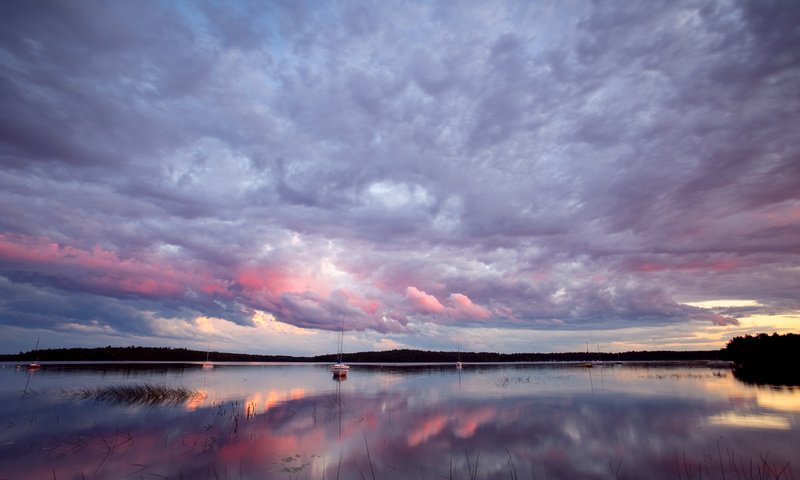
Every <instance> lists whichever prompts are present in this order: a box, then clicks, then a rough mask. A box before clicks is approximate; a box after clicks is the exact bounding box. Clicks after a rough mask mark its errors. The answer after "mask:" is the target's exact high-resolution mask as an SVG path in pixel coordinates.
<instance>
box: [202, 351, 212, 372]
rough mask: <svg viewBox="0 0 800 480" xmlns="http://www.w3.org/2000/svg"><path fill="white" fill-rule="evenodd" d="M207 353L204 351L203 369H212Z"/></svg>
mask: <svg viewBox="0 0 800 480" xmlns="http://www.w3.org/2000/svg"><path fill="white" fill-rule="evenodd" d="M208 354H209V351H208V350H206V361H205V362H203V368H214V362H212V361H210V360H209V359H208Z"/></svg>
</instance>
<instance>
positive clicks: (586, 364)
mask: <svg viewBox="0 0 800 480" xmlns="http://www.w3.org/2000/svg"><path fill="white" fill-rule="evenodd" d="M586 356H587V357H588V356H589V342H586ZM578 366H579V367H583V368H592V367H594V365H592V362H581V363H579V364H578Z"/></svg>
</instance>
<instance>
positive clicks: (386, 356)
mask: <svg viewBox="0 0 800 480" xmlns="http://www.w3.org/2000/svg"><path fill="white" fill-rule="evenodd" d="M313 358H314V361H334V360H336V355H323V356H319V357H313ZM342 359H343V360H344V361H345V362H363V363H393V362H396V363H411V362H456V361H459V360H460V361H462V362H490V363H491V362H594V361H603V362H613V361H629V362H630V361H669V360H677V361H689V360H720V359H722V355H721V352H720V351H719V350H709V351H693V352H675V351H643V352H624V353H619V354H617V353H591V352H590V353H586V352H566V353H495V352H460V353H459V352H452V351H451V352H441V351H439V352H436V351H427V350H389V351H383V352H359V353H348V354H344V355H342Z"/></svg>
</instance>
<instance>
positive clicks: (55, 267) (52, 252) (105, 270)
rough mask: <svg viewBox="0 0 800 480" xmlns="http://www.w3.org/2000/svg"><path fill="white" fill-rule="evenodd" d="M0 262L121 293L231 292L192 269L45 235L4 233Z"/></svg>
mask: <svg viewBox="0 0 800 480" xmlns="http://www.w3.org/2000/svg"><path fill="white" fill-rule="evenodd" d="M0 259H3V260H6V261H9V262H14V263H23V264H25V265H26V267H27V268H29V269H30V270H33V271H39V272H40V273H45V274H47V273H51V272H59V273H60V275H62V276H67V277H69V279H70V281H71V282H73V283H76V284H83V285H87V286H91V287H96V288H99V289H102V290H104V291H111V292H117V293H122V294H135V295H143V296H152V297H164V296H179V295H182V294H184V293H186V291H187V289H192V290H195V291H199V292H202V293H205V294H215V295H226V294H227V293H228V283H229V282H228V281H226V280H223V279H218V278H214V276H213V275H211V274H210V273H209V272H206V271H202V270H199V269H197V268H192V267H191V266H187V265H173V264H171V263H170V262H168V261H165V260H163V259H159V258H134V257H129V258H122V257H120V256H119V254H117V252H114V251H111V250H106V249H103V248H100V247H97V246H95V247H94V248H92V249H91V250H85V249H81V248H77V247H73V246H70V245H65V246H62V245H59V244H57V243H55V242H52V241H50V240H49V239H46V238H42V237H28V236H18V235H7V234H0Z"/></svg>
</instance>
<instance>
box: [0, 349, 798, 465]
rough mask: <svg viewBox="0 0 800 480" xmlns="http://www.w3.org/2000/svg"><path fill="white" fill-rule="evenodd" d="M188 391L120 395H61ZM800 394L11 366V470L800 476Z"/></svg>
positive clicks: (727, 376)
mask: <svg viewBox="0 0 800 480" xmlns="http://www.w3.org/2000/svg"><path fill="white" fill-rule="evenodd" d="M142 383H147V384H157V385H171V386H183V387H188V388H192V389H197V390H200V391H202V392H203V393H204V395H205V398H203V399H195V400H192V401H188V402H183V403H180V404H178V405H157V406H153V405H137V404H129V403H121V404H114V403H109V402H98V401H94V400H84V399H79V398H75V397H74V396H69V395H66V394H65V393H64V390H65V389H68V390H70V389H72V390H74V389H77V388H82V387H86V388H94V387H102V386H118V385H126V384H142ZM798 451H800V390H798V389H791V388H786V387H780V388H779V387H763V386H762V387H756V386H752V385H746V384H744V383H741V382H740V381H738V380H737V379H735V378H734V377H733V375H732V374H731V372H730V370H728V369H725V368H710V367H706V366H699V367H685V366H683V367H657V368H654V367H649V368H648V367H642V366H614V365H606V366H603V367H601V366H595V367H594V368H592V369H584V368H579V367H577V366H567V365H561V366H553V365H465V367H464V369H463V370H461V371H457V370H456V369H455V367H454V366H452V365H446V366H427V367H415V368H411V367H374V366H373V367H368V366H359V365H354V366H353V367H352V370H351V373H350V375H349V378H348V379H347V380H346V381H344V382H337V381H335V380H333V379H332V378H331V376H330V374H329V373H328V370H327V366H325V365H225V366H216V367H215V368H213V369H202V368H200V366H199V365H192V366H188V367H187V366H177V365H171V366H164V365H160V366H144V367H143V366H139V367H138V368H125V367H121V366H117V367H115V368H101V367H98V366H93V367H84V368H75V367H68V368H67V367H58V366H53V365H46V366H44V367H43V368H42V369H41V370H39V371H37V372H35V373H33V374H29V373H28V372H27V371H26V370H25V369H21V370H17V369H15V368H14V366H13V365H10V364H6V365H5V366H3V368H0V479H83V478H86V479H123V478H135V479H139V478H142V479H166V478H173V479H177V478H184V479H197V478H201V479H205V478H211V479H270V478H278V479H295V478H297V479H312V480H318V479H335V478H340V479H361V478H366V479H372V478H376V479H423V478H424V479H441V478H448V479H449V478H460V479H472V478H476V479H516V478H520V479H522V478H525V479H528V478H537V479H544V478H546V479H559V478H564V479H567V478H612V479H614V478H704V479H709V478H728V479H733V478H748V479H749V478H794V474H795V472H796V470H797V468H798V466H797V465H796V464H795V463H790V462H797V460H796V458H799V457H797V452H798Z"/></svg>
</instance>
